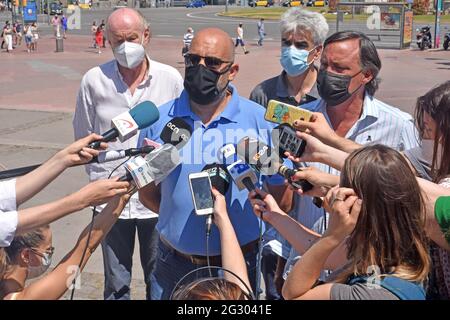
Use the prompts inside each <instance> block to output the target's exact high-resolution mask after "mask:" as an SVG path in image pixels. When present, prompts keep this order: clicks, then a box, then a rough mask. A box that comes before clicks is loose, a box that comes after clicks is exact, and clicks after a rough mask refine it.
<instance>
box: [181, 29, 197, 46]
mask: <svg viewBox="0 0 450 320" xmlns="http://www.w3.org/2000/svg"><path fill="white" fill-rule="evenodd" d="M193 38H194V34H193V33H190V32H188V33H186V34H185V35H184V36H183V44H184V46H185V47H190V46H191V42H192V39H193Z"/></svg>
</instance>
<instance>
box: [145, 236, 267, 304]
mask: <svg viewBox="0 0 450 320" xmlns="http://www.w3.org/2000/svg"><path fill="white" fill-rule="evenodd" d="M257 254H258V246H256V247H255V249H254V250H252V251H250V252H248V253H247V254H246V255H244V259H245V263H246V265H247V272H248V276H249V279H250V284H251V286H252V290H253V291H255V287H256V257H257ZM199 267H203V266H200V265H195V264H193V263H191V262H190V261H188V260H187V259H186V258H183V257H180V256H178V255H177V254H176V253H175V252H174V250H173V249H172V248H169V247H168V246H166V245H165V244H164V243H162V242H161V240H160V241H159V243H158V255H157V258H156V266H155V270H154V272H153V273H152V274H151V275H150V281H151V299H152V300H168V299H169V298H170V295H171V294H172V291H173V289H174V288H175V286H176V284H177V283H178V281H180V279H181V278H182V277H183V276H185V275H186V274H187V273H188V272H191V271H192V270H195V269H197V268H199ZM216 274H217V272H216Z"/></svg>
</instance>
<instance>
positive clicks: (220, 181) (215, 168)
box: [202, 163, 231, 195]
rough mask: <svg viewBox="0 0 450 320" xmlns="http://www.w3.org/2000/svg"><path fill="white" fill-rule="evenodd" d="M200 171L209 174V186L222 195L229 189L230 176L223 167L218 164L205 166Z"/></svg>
mask: <svg viewBox="0 0 450 320" xmlns="http://www.w3.org/2000/svg"><path fill="white" fill-rule="evenodd" d="M202 171H205V172H208V173H209V179H210V180H211V185H212V186H213V187H214V188H216V189H217V191H219V192H220V193H221V194H222V195H225V194H226V193H227V191H228V189H229V188H230V178H231V177H230V174H229V173H228V170H227V168H226V167H225V166H224V165H221V164H218V163H212V164H207V165H206V166H204V167H203V169H202Z"/></svg>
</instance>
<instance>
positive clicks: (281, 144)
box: [272, 123, 306, 158]
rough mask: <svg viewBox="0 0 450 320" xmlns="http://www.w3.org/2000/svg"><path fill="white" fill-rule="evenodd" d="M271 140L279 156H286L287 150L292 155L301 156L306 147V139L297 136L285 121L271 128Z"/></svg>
mask: <svg viewBox="0 0 450 320" xmlns="http://www.w3.org/2000/svg"><path fill="white" fill-rule="evenodd" d="M272 142H273V144H274V146H275V149H278V152H279V155H280V157H281V158H287V157H286V156H285V155H284V153H285V152H289V153H291V154H292V155H293V156H294V157H301V155H302V154H303V152H304V151H305V148H306V141H305V140H303V139H300V138H299V137H297V132H296V131H295V129H294V128H292V127H291V126H290V125H289V124H287V123H282V124H280V125H278V126H276V127H275V128H274V129H273V130H272Z"/></svg>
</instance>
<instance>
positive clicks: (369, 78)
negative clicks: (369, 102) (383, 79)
mask: <svg viewBox="0 0 450 320" xmlns="http://www.w3.org/2000/svg"><path fill="white" fill-rule="evenodd" d="M362 75H363V76H364V78H363V80H362V82H363V84H367V83H369V82H370V81H372V79H373V78H374V77H373V74H372V71H370V70H367V71H363V72H362Z"/></svg>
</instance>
